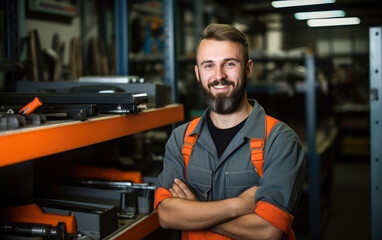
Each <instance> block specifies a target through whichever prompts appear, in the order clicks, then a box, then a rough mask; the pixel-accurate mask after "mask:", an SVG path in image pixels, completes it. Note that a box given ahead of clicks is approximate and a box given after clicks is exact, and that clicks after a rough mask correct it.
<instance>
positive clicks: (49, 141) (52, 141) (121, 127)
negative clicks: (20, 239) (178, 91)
mask: <svg viewBox="0 0 382 240" xmlns="http://www.w3.org/2000/svg"><path fill="white" fill-rule="evenodd" d="M183 120H184V110H183V105H181V104H173V105H168V106H166V107H163V108H156V109H150V110H146V111H143V112H140V113H137V114H131V115H108V116H103V117H95V118H91V119H89V120H87V121H84V122H79V121H76V122H74V121H70V122H65V123H58V124H51V125H47V126H39V127H34V128H28V129H20V130H15V131H7V132H4V133H0V153H1V155H0V156H1V157H0V167H4V166H8V165H12V164H16V163H20V162H24V161H27V160H31V159H35V158H39V157H44V156H48V155H51V154H55V153H60V152H64V151H68V150H72V149H76V148H80V147H84V146H88V145H92V144H96V143H100V142H104V141H108V140H111V139H115V138H119V137H123V136H127V135H131V134H135V133H139V132H142V131H146V130H150V129H153V128H157V127H162V126H165V125H168V124H172V123H175V122H180V121H183Z"/></svg>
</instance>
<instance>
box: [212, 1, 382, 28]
mask: <svg viewBox="0 0 382 240" xmlns="http://www.w3.org/2000/svg"><path fill="white" fill-rule="evenodd" d="M218 2H219V4H221V5H222V6H230V9H231V10H230V11H231V12H234V14H235V16H240V19H242V20H244V21H247V23H249V24H252V20H253V19H257V18H258V17H259V16H264V15H269V14H272V13H278V14H280V15H281V16H282V25H283V27H285V28H288V27H293V28H296V27H301V28H304V27H306V28H309V27H308V26H307V24H306V21H299V20H296V19H295V18H294V13H296V12H302V11H321V10H344V11H345V13H346V17H358V18H360V20H361V23H360V26H363V27H367V28H368V27H371V26H381V25H382V10H381V8H380V6H379V4H380V0H336V2H335V3H333V4H323V5H315V6H305V7H290V8H283V9H276V8H273V7H272V5H271V1H270V0H236V1H235V6H232V1H228V0H219V1H218Z"/></svg>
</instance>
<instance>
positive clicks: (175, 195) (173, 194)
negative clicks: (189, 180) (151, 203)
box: [169, 188, 179, 197]
mask: <svg viewBox="0 0 382 240" xmlns="http://www.w3.org/2000/svg"><path fill="white" fill-rule="evenodd" d="M169 191H170V193H171V194H172V196H173V197H179V196H178V194H177V193H176V192H175V191H174V189H173V188H170V189H169Z"/></svg>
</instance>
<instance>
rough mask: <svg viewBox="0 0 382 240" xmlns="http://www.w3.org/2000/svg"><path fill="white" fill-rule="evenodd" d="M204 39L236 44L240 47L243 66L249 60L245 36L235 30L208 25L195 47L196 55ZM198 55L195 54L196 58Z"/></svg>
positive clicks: (214, 24) (225, 25) (233, 28)
mask: <svg viewBox="0 0 382 240" xmlns="http://www.w3.org/2000/svg"><path fill="white" fill-rule="evenodd" d="M204 39H214V40H217V41H232V42H237V43H239V44H240V45H241V46H242V53H243V57H244V64H247V62H248V60H249V56H248V41H247V37H246V36H245V34H244V33H243V32H242V31H240V30H238V29H237V28H235V27H233V26H231V25H228V24H217V23H211V24H209V25H208V26H207V27H206V28H205V29H204V31H203V33H202V37H201V38H200V40H199V42H198V45H197V46H196V53H197V52H198V49H199V45H200V43H201V41H202V40H204ZM197 55H198V54H196V56H197Z"/></svg>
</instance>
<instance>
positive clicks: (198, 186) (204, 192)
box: [187, 164, 212, 201]
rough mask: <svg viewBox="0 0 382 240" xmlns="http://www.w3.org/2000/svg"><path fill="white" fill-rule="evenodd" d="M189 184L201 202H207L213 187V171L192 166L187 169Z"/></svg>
mask: <svg viewBox="0 0 382 240" xmlns="http://www.w3.org/2000/svg"><path fill="white" fill-rule="evenodd" d="M187 172H188V173H187V176H188V177H187V182H188V185H189V186H190V187H191V189H192V190H193V191H194V193H195V194H196V195H197V196H198V198H199V200H201V201H206V200H207V198H208V193H209V191H210V190H211V186H212V171H211V170H210V169H206V168H202V167H198V166H195V165H192V164H190V165H189V166H188V168H187Z"/></svg>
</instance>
